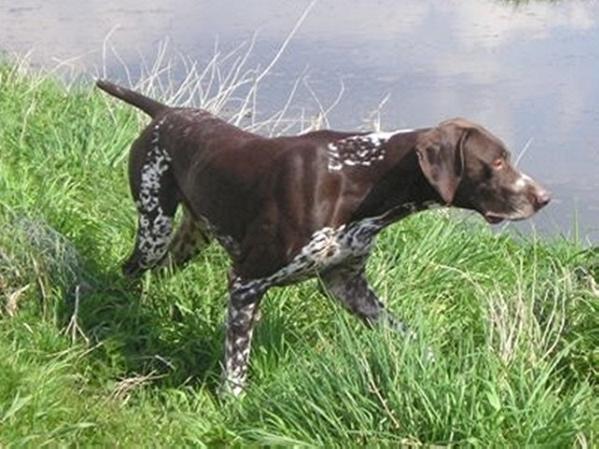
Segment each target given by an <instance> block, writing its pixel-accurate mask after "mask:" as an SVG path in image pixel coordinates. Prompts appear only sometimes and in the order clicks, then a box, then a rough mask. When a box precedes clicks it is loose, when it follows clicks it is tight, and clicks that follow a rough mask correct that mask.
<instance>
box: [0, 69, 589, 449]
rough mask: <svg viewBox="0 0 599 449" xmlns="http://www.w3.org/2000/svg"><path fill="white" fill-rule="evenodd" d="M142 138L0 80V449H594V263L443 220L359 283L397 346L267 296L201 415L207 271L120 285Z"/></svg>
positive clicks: (42, 79)
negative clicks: (219, 390) (231, 396)
mask: <svg viewBox="0 0 599 449" xmlns="http://www.w3.org/2000/svg"><path fill="white" fill-rule="evenodd" d="M145 121H146V118H145V117H142V116H139V115H137V113H135V112H134V111H133V110H132V108H128V107H126V106H123V105H121V104H117V103H116V102H113V101H111V100H108V99H107V97H106V96H103V95H102V94H100V93H99V92H97V91H93V90H92V89H89V88H81V89H71V90H69V91H67V90H66V89H64V88H63V87H62V86H61V85H60V84H59V83H58V82H56V81H55V80H53V79H52V78H50V77H46V76H40V75H35V74H31V73H23V72H22V71H21V70H18V69H15V68H14V67H11V66H6V65H5V66H3V67H1V68H0V229H1V231H0V301H1V303H0V309H1V310H2V312H1V314H0V447H6V448H13V447H14V448H17V447H18V448H21V447H31V448H39V447H140V448H148V447H223V446H224V447H247V446H249V445H255V446H286V445H290V446H297V447H339V448H347V447H363V446H369V447H420V446H423V447H431V446H451V447H481V448H488V447H501V448H503V447H528V446H534V447H556V448H569V447H578V448H591V447H593V446H595V445H596V444H597V437H598V431H599V428H598V414H599V399H598V398H599V396H598V395H597V386H598V382H597V381H598V366H599V352H598V347H599V297H598V295H597V291H596V285H595V284H593V282H594V281H593V276H595V280H596V279H597V275H598V274H599V273H597V270H599V268H597V267H598V265H599V264H598V259H597V254H596V253H595V254H593V252H592V251H588V250H586V251H585V250H584V248H582V247H581V245H580V244H579V243H578V242H576V241H568V240H564V239H553V240H551V241H549V240H543V239H537V238H534V237H527V238H515V237H512V236H509V235H505V234H504V235H501V234H500V235H497V234H493V233H492V232H491V231H490V230H489V229H488V228H487V227H486V226H485V225H483V224H482V223H481V222H480V220H478V219H477V218H473V217H470V218H468V219H464V218H463V216H461V215H455V214H447V213H445V212H444V211H440V212H427V213H423V214H420V215H418V216H413V217H411V218H409V219H407V220H405V221H403V222H402V223H401V224H399V225H396V226H393V227H392V228H391V229H389V230H387V231H386V232H385V233H384V234H383V235H382V236H381V238H380V239H379V242H378V244H377V249H376V252H375V254H374V256H373V257H372V260H371V262H370V264H369V274H370V278H371V279H372V282H373V284H374V285H375V287H376V288H377V290H378V291H379V292H380V293H381V296H382V297H383V298H384V299H385V301H386V302H387V304H388V305H389V307H390V308H391V309H392V310H393V311H394V312H395V313H396V314H398V315H400V316H401V317H402V318H403V319H405V320H406V321H407V322H408V323H410V324H411V325H412V327H413V328H414V329H415V330H416V331H417V333H418V337H417V338H416V339H415V340H413V341H409V342H406V341H403V340H402V339H400V338H398V337H397V336H396V335H393V334H390V333H388V332H386V331H384V330H368V329H365V328H364V327H363V326H361V325H360V324H359V323H358V322H357V320H355V319H354V318H352V317H350V316H348V315H347V314H346V313H345V312H344V311H343V310H342V309H341V308H340V307H339V306H338V305H336V304H335V303H333V301H331V300H330V299H327V298H325V297H323V296H321V295H320V294H319V293H318V292H317V289H316V288H315V283H314V282H307V283H305V284H303V285H301V286H296V287H290V288H285V289H276V290H273V291H271V292H270V293H269V294H268V296H267V298H266V300H265V301H264V306H263V316H262V320H261V322H260V323H259V325H258V328H257V334H256V338H255V344H254V347H253V351H252V367H251V373H250V376H251V385H250V388H249V390H248V392H247V394H246V395H245V397H244V398H243V399H241V400H227V401H221V400H220V399H219V398H218V396H217V395H216V394H215V391H216V387H217V384H218V379H219V376H220V367H219V363H220V360H221V358H222V346H223V345H222V342H223V319H224V307H225V303H226V291H225V279H226V270H227V261H226V258H225V256H224V255H223V253H222V251H221V250H220V249H218V248H216V247H212V248H210V249H209V250H208V251H207V252H206V253H205V254H203V255H201V256H200V257H199V260H198V261H197V262H196V263H194V264H192V265H190V266H189V267H188V268H186V269H185V270H183V271H181V272H179V273H176V274H174V275H173V276H171V277H160V276H158V275H149V276H147V277H146V278H145V279H144V281H143V285H142V286H136V285H131V284H128V283H127V282H126V281H125V280H124V279H123V278H122V277H121V276H120V274H119V268H118V267H119V263H120V261H121V260H122V259H123V258H124V257H125V256H126V255H127V253H128V251H129V249H130V245H131V242H132V238H133V235H134V224H135V214H134V208H133V204H132V202H131V201H130V199H129V194H128V190H127V181H126V167H125V160H126V156H127V151H128V147H129V145H130V143H131V141H132V139H133V138H134V137H135V136H136V134H137V132H138V130H139V129H140V127H141V126H142V124H143V123H144V122H145ZM594 270H595V271H594ZM426 346H430V347H431V348H432V350H433V352H434V354H435V361H434V362H432V363H431V362H426V359H425V357H423V353H424V351H425V347H426Z"/></svg>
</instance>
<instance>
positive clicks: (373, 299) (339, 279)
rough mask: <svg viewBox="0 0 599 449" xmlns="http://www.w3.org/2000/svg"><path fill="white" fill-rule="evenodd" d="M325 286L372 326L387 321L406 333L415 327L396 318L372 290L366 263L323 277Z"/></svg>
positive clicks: (387, 323)
mask: <svg viewBox="0 0 599 449" xmlns="http://www.w3.org/2000/svg"><path fill="white" fill-rule="evenodd" d="M321 279H322V282H323V284H324V288H325V290H326V291H327V292H328V293H330V294H331V295H332V296H333V297H335V298H336V299H337V300H339V301H340V302H341V303H342V304H343V306H344V307H345V308H346V309H348V310H349V311H350V312H352V313H353V314H354V315H356V316H358V317H359V318H360V319H361V320H362V321H364V322H365V323H366V324H367V325H368V326H375V325H384V326H388V327H389V328H391V329H393V330H395V331H397V332H399V333H400V334H402V335H405V336H411V334H412V333H411V331H410V330H409V329H408V327H407V326H406V325H405V324H404V323H402V322H401V321H400V320H398V319H397V318H395V317H394V316H393V315H392V314H391V313H390V312H389V311H388V310H387V309H386V308H385V306H384V304H383V303H382V302H381V301H380V300H379V298H378V297H377V296H376V294H375V293H374V292H373V291H372V289H371V288H370V286H369V285H368V281H367V280H366V275H365V273H364V266H363V265H362V266H360V265H357V266H356V265H354V266H351V265H350V266H344V267H338V268H335V269H333V270H331V271H330V272H327V273H325V274H323V275H322V277H321Z"/></svg>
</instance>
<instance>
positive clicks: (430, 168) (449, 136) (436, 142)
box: [416, 122, 468, 204]
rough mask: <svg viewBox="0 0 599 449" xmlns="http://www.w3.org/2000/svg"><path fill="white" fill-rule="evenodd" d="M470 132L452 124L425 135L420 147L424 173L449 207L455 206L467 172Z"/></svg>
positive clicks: (419, 155)
mask: <svg viewBox="0 0 599 449" xmlns="http://www.w3.org/2000/svg"><path fill="white" fill-rule="evenodd" d="M467 135H468V129H465V128H464V127H462V126H459V125H457V124H454V123H450V122H443V123H442V124H441V125H439V126H438V127H437V128H433V129H431V130H430V131H427V132H425V133H424V134H423V135H422V136H421V137H420V138H419V140H418V142H417V144H416V154H417V155H418V162H419V163H420V168H421V169H422V173H424V176H425V177H426V179H427V180H428V182H430V184H431V185H432V186H433V187H434V188H435V190H436V191H437V192H438V193H439V195H440V196H441V198H443V201H445V203H446V204H451V203H452V202H453V199H454V196H455V193H456V190H457V189H458V186H459V184H460V181H461V180H462V174H463V171H464V142H465V141H466V138H467Z"/></svg>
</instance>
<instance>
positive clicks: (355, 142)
mask: <svg viewBox="0 0 599 449" xmlns="http://www.w3.org/2000/svg"><path fill="white" fill-rule="evenodd" d="M411 131H413V130H412V129H401V130H397V131H390V132H383V131H381V132H373V133H370V134H361V135H355V136H350V137H346V138H345V139H340V140H337V141H335V142H331V143H329V144H328V145H327V156H328V159H329V162H328V169H329V171H336V170H341V169H342V168H343V166H344V165H347V166H349V167H354V166H363V167H369V166H371V165H373V164H374V163H376V162H377V161H382V160H383V159H385V152H386V148H385V143H386V142H387V141H389V139H391V137H393V136H394V135H395V134H402V133H408V132H411Z"/></svg>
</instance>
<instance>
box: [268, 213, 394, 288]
mask: <svg viewBox="0 0 599 449" xmlns="http://www.w3.org/2000/svg"><path fill="white" fill-rule="evenodd" d="M382 228H383V223H382V222H381V220H379V219H377V218H370V219H365V220H362V221H360V222H356V223H352V224H349V225H343V226H340V227H338V228H330V227H325V228H322V229H320V230H318V231H316V232H314V234H312V237H311V239H310V240H309V241H308V243H307V244H306V245H305V246H304V247H303V248H302V249H301V250H300V252H299V253H298V254H297V255H296V256H295V257H294V258H293V259H292V260H291V262H289V264H287V265H286V266H284V267H283V268H281V269H280V270H278V271H277V272H276V273H274V274H273V275H271V276H269V277H268V278H266V279H265V282H266V283H268V284H270V285H276V284H287V283H291V282H297V281H299V280H303V279H306V278H309V277H311V276H313V275H315V274H317V273H319V272H322V271H325V270H327V269H329V268H332V267H335V266H338V265H342V264H344V263H346V262H347V261H348V260H352V261H355V260H359V259H365V257H366V256H367V255H368V253H369V252H370V250H371V248H372V245H373V243H374V238H375V236H376V234H377V233H378V232H379V231H380V230H381V229H382Z"/></svg>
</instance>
